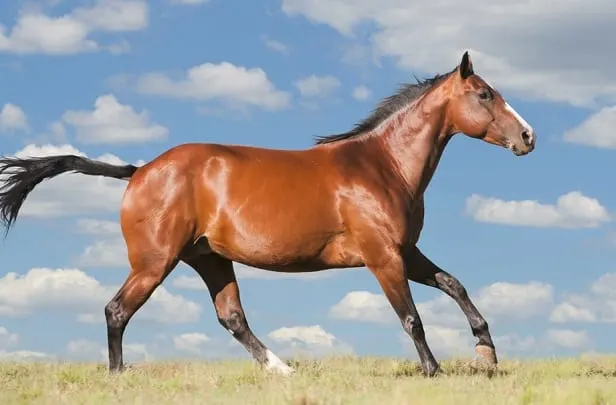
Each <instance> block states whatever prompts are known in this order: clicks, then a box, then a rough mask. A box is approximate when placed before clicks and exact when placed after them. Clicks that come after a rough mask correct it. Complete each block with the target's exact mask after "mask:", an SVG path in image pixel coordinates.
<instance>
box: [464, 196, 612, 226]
mask: <svg viewBox="0 0 616 405" xmlns="http://www.w3.org/2000/svg"><path fill="white" fill-rule="evenodd" d="M466 212H467V214H469V215H470V216H472V217H473V218H474V219H475V220H476V221H479V222H488V223H495V224H502V225H514V226H531V227H538V228H570V229H571V228H597V227H599V226H601V225H603V224H604V223H607V222H609V221H611V219H612V218H611V215H610V214H609V213H608V211H607V209H605V207H603V206H602V205H601V203H599V201H597V199H595V198H591V197H587V196H585V195H583V194H582V193H581V192H579V191H572V192H570V193H567V194H564V195H561V196H560V197H558V199H557V200H556V204H543V203H540V202H539V201H536V200H524V201H505V200H501V199H498V198H492V197H483V196H480V195H477V194H473V195H471V196H470V197H469V198H468V199H467V200H466Z"/></svg>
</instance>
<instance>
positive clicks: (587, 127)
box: [563, 106, 616, 149]
mask: <svg viewBox="0 0 616 405" xmlns="http://www.w3.org/2000/svg"><path fill="white" fill-rule="evenodd" d="M614 128H616V106H612V107H604V108H602V109H601V110H599V111H598V112H596V113H594V114H592V115H591V116H590V117H588V118H586V120H584V121H583V122H582V123H581V124H580V125H578V126H577V127H575V128H572V129H570V130H568V131H565V133H564V135H563V139H564V140H565V142H569V143H574V144H579V145H586V146H593V147H596V148H605V149H616V132H615V131H614Z"/></svg>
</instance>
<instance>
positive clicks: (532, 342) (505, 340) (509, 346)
mask: <svg viewBox="0 0 616 405" xmlns="http://www.w3.org/2000/svg"><path fill="white" fill-rule="evenodd" d="M494 345H495V346H496V347H497V348H498V351H499V352H500V353H501V354H503V353H515V352H530V351H532V350H533V349H534V348H536V347H537V339H535V338H534V337H533V336H524V337H521V336H519V335H517V334H515V333H512V334H509V335H503V336H496V337H495V338H494Z"/></svg>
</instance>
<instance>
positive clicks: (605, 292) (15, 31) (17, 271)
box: [0, 0, 616, 361]
mask: <svg viewBox="0 0 616 405" xmlns="http://www.w3.org/2000/svg"><path fill="white" fill-rule="evenodd" d="M480 3H481V4H482V2H478V3H477V5H473V6H471V5H464V7H463V8H459V7H458V8H456V7H457V6H453V5H454V4H457V3H455V2H453V0H452V3H451V4H448V2H447V1H444V2H439V3H438V4H425V2H424V3H422V2H413V1H406V2H399V1H396V0H384V1H382V2H380V3H378V4H380V5H377V3H376V2H371V1H368V0H365V1H362V0H359V1H354V2H352V1H350V0H329V1H325V0H276V1H273V0H270V1H263V2H245V1H239V0H228V1H221V0H209V1H198V0H175V1H171V0H157V1H150V2H147V3H146V2H144V1H141V0H98V1H85V0H84V1H81V2H73V1H66V0H53V1H52V0H47V1H43V0H40V1H28V2H25V1H19V2H11V3H10V4H8V5H6V7H3V8H2V10H1V11H0V25H2V27H3V29H2V30H0V88H1V89H2V92H1V97H0V107H2V110H1V112H0V141H1V143H0V145H2V148H1V150H0V153H2V154H3V155H15V154H17V155H18V156H34V155H44V154H59V153H80V154H85V155H87V156H89V157H94V158H100V159H102V160H105V161H109V162H121V161H123V162H131V163H138V164H141V162H143V161H148V160H150V159H152V158H154V157H155V156H157V155H158V154H159V153H161V152H163V151H164V150H166V149H168V148H169V147H171V146H173V145H177V144H179V143H183V142H222V143H235V144H250V145H259V146H265V147H273V148H285V149H300V148H306V147H310V146H311V144H312V138H313V136H315V135H325V134H329V133H335V132H341V131H344V130H346V129H348V128H350V127H351V126H352V125H353V124H354V123H355V122H357V121H358V120H360V119H361V118H363V117H364V116H365V115H366V114H368V113H369V111H370V110H371V109H372V108H373V107H374V106H375V104H376V103H377V102H378V100H379V99H380V98H382V97H384V96H388V95H390V94H391V93H392V92H394V91H395V90H396V88H397V86H398V85H399V84H400V83H401V82H405V81H406V82H408V81H412V80H413V74H416V75H417V76H420V77H422V76H428V75H432V74H434V73H437V72H445V71H449V70H450V69H452V68H453V67H455V66H456V65H457V64H458V63H459V60H460V57H461V56H462V53H463V52H464V51H465V50H467V49H468V50H470V53H471V57H472V59H473V62H474V65H475V71H476V72H477V73H479V74H481V75H482V76H483V77H484V78H486V79H487V80H488V81H489V82H490V83H491V84H493V85H494V86H495V87H496V88H497V89H499V90H501V92H502V94H503V95H504V96H505V97H506V98H507V100H508V101H509V103H510V104H511V105H513V106H514V108H515V109H516V110H517V111H518V112H519V113H520V114H521V115H522V116H524V118H525V119H526V120H527V121H528V122H529V123H531V124H532V125H533V126H534V128H535V129H536V131H537V136H538V141H537V148H536V149H535V151H534V152H533V153H532V154H530V155H528V156H525V157H522V158H516V157H515V156H513V155H512V154H511V153H510V152H508V151H506V150H504V149H501V148H497V147H494V146H492V145H488V144H485V143H482V142H479V141H476V140H472V139H469V138H466V137H464V136H463V135H459V136H457V137H455V138H454V140H453V141H452V142H451V143H450V145H449V146H448V148H447V150H446V152H445V155H444V157H443V159H442V162H441V164H440V166H439V169H438V170H437V172H436V175H435V176H434V179H433V181H432V183H431V185H430V187H429V188H428V191H427V193H426V210H427V212H426V221H425V227H424V231H423V234H422V238H421V240H420V247H421V248H422V249H423V251H424V252H425V254H426V255H427V256H429V257H430V258H431V259H432V260H433V261H435V262H436V263H437V264H439V265H440V266H441V267H443V268H445V269H446V270H448V271H449V272H450V273H452V274H454V275H455V276H457V277H458V278H459V279H460V280H461V281H462V283H463V284H464V285H465V286H466V288H467V289H468V291H469V292H470V293H471V296H472V298H473V301H474V302H475V303H476V305H477V306H478V308H479V310H480V311H481V312H482V313H483V314H484V315H485V316H486V317H487V319H488V322H489V323H490V326H491V332H492V335H493V337H494V338H495V339H496V344H497V351H498V353H499V355H500V356H501V357H534V356H555V355H558V356H560V355H579V354H582V353H594V352H597V353H609V352H613V351H614V343H613V342H614V341H615V340H616V339H615V338H616V329H615V328H614V322H616V268H615V267H614V263H616V228H615V227H614V225H613V219H614V214H613V212H614V210H615V209H616V193H615V192H614V190H613V187H612V188H610V186H609V183H608V184H606V180H605V179H606V173H612V172H613V171H614V169H616V167H615V163H614V161H615V160H614V153H615V151H614V150H615V149H616V135H614V130H613V128H614V126H615V125H616V81H614V79H613V77H612V74H613V70H612V66H613V62H614V60H613V58H614V56H613V53H612V54H611V55H610V56H606V54H607V53H609V52H605V47H602V44H604V43H605V44H607V42H604V41H606V40H604V39H603V38H607V37H608V36H607V35H605V33H603V34H601V36H598V35H597V34H596V33H597V32H600V31H597V30H596V29H599V28H605V30H604V31H605V32H612V33H614V34H616V32H615V31H614V30H615V28H614V27H616V24H614V23H615V21H610V19H609V18H608V17H605V16H609V15H612V16H613V13H612V14H610V13H603V14H602V15H591V14H584V15H583V16H582V17H580V13H579V11H580V8H581V7H594V6H597V7H598V6H601V5H600V3H601V1H600V0H592V1H585V2H584V3H587V4H586V5H585V6H583V5H582V2H581V1H579V2H572V3H571V4H570V5H569V6H570V7H569V6H568V7H569V8H568V9H567V10H564V11H563V12H562V13H560V14H559V15H558V16H557V17H553V16H552V15H551V9H550V7H551V6H550V7H546V6H545V5H544V4H542V3H541V2H537V4H533V5H529V6H528V7H529V8H526V9H524V10H522V9H519V8H516V7H515V5H513V4H510V3H509V2H506V1H504V0H503V1H500V0H499V1H496V2H491V3H494V4H493V7H491V8H490V9H483V8H482V9H479V7H481V4H480ZM588 3H593V4H591V5H588ZM594 3H596V4H594ZM601 7H608V8H610V7H611V8H612V9H613V8H614V7H615V6H614V5H612V4H604V5H602V6H601ZM478 11H481V12H482V13H483V15H484V16H485V17H484V18H481V19H477V12H478ZM452 13H453V14H452ZM611 18H612V19H613V17H611ZM522 22H523V23H524V24H526V25H527V26H528V27H532V28H528V29H527V28H525V29H524V30H523V31H524V32H521V31H522V30H521V29H520V27H521V26H522V25H521V24H522ZM589 27H595V28H593V29H589ZM612 37H613V35H612ZM602 41H603V42H602ZM521 44H524V45H523V46H522V45H521ZM125 185H126V183H124V182H122V181H118V180H111V179H99V178H93V177H86V176H74V175H63V176H61V177H58V178H56V179H54V180H51V181H48V182H46V183H45V184H43V185H40V186H39V187H38V188H37V189H36V190H35V191H34V192H33V193H32V194H31V195H30V197H29V200H28V201H27V203H26V204H25V205H24V207H23V211H22V214H21V217H20V218H19V220H18V221H17V225H16V226H15V228H14V229H13V230H12V232H11V233H10V234H9V236H8V238H7V239H6V241H4V242H3V243H2V246H1V251H2V253H1V257H2V268H1V269H0V356H3V357H10V358H16V357H17V358H43V359H45V358H49V357H54V358H63V359H89V360H96V361H106V333H105V324H104V316H103V306H104V304H105V303H106V302H107V301H108V300H109V299H110V298H111V297H112V295H113V294H114V292H115V290H116V289H117V287H118V286H119V284H120V283H121V282H122V281H123V280H124V278H125V277H126V275H127V272H128V268H127V260H126V253H125V248H124V245H123V241H122V238H121V234H120V233H119V228H118V224H117V221H118V212H119V204H120V200H121V196H122V192H123V190H124V187H125ZM240 267H241V266H238V274H239V277H240V288H241V293H242V301H243V303H244V307H245V310H246V312H247V314H248V320H249V323H250V324H251V326H252V328H253V330H254V331H255V333H256V334H257V335H258V336H259V337H260V338H262V340H263V341H264V342H265V343H266V344H267V345H269V346H270V347H271V348H272V349H273V350H274V351H276V352H277V353H278V354H280V355H281V356H288V355H292V354H293V353H297V352H298V351H301V352H303V353H307V354H310V355H322V354H329V353H356V354H358V355H386V356H405V357H409V358H412V359H416V354H415V351H414V348H413V346H412V341H411V340H410V338H408V337H407V336H406V335H404V334H403V332H402V329H401V327H400V325H399V323H398V322H397V320H396V319H395V317H394V314H393V310H392V309H391V308H390V307H389V304H388V303H387V302H386V301H385V299H384V298H383V296H382V294H381V291H380V289H379V287H378V284H377V282H376V280H375V279H374V278H373V276H372V275H371V274H370V273H369V272H368V271H367V270H366V269H357V270H347V271H326V272H323V273H319V274H317V275H309V276H307V275H302V276H281V275H276V274H272V273H267V272H263V271H254V270H251V269H246V268H240ZM411 288H412V291H413V294H414V297H415V300H416V302H417V303H418V306H419V310H420V315H421V316H422V319H423V321H424V324H425V325H426V333H427V336H428V344H429V345H430V347H431V348H432V349H433V351H434V352H435V353H436V354H437V356H438V357H439V359H442V358H446V357H449V356H451V355H462V356H472V355H473V345H474V338H473V336H472V334H471V331H470V328H469V327H468V325H467V324H466V320H465V318H464V317H463V315H462V313H461V311H460V310H459V309H458V308H457V307H456V306H455V304H454V303H453V301H451V299H449V298H448V297H446V296H445V295H444V294H442V293H440V292H439V291H436V290H433V289H430V288H429V287H424V286H419V285H415V284H413V285H412V286H411ZM125 351H126V355H127V357H128V358H129V360H135V361H138V360H141V359H144V358H147V359H159V358H167V357H195V356H198V357H205V358H210V357H216V356H224V357H227V356H240V357H245V358H247V357H248V355H247V354H246V353H245V352H244V350H243V349H242V348H241V347H239V346H238V345H237V344H234V343H233V341H232V340H231V337H230V336H229V335H228V333H227V332H226V331H224V330H223V329H222V328H221V327H220V326H219V324H218V322H217V321H216V318H215V314H214V311H213V308H212V305H211V303H210V299H209V295H208V294H207V292H206V290H205V287H204V286H203V285H201V283H200V282H198V281H196V279H195V278H194V274H193V273H192V271H191V270H190V269H188V268H187V267H186V266H183V265H181V266H179V267H178V268H177V269H176V271H175V272H174V273H172V275H171V276H170V277H169V278H168V279H167V280H166V282H165V284H164V286H163V287H161V288H159V290H158V291H157V292H156V293H155V296H154V297H153V298H152V299H150V301H149V302H148V303H146V305H145V306H144V307H143V308H142V309H141V311H140V312H139V313H138V314H137V315H136V316H135V318H134V319H133V321H132V322H131V323H130V324H129V327H128V329H127V333H126V338H125Z"/></svg>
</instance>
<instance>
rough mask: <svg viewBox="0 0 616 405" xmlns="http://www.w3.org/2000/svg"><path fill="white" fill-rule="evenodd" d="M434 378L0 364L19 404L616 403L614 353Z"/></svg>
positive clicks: (249, 366) (449, 371) (0, 397)
mask: <svg viewBox="0 0 616 405" xmlns="http://www.w3.org/2000/svg"><path fill="white" fill-rule="evenodd" d="M441 365H442V368H443V374H441V375H440V376H438V377H437V378H433V379H428V378H424V377H422V376H421V375H420V373H419V372H418V369H417V364H416V363H414V362H407V361H402V360H395V359H373V358H332V359H326V360H322V361H300V362H296V363H295V364H294V366H295V367H296V368H297V370H298V372H297V374H296V375H295V376H293V377H287V378H285V377H280V376H276V375H270V374H266V373H265V372H263V371H261V369H260V368H259V367H257V366H256V365H255V364H254V363H252V362H249V361H235V362H231V361H228V362H211V363H207V362H202V363H199V362H191V363H180V362H177V363H170V362H167V363H164V362H161V363H150V364H142V365H139V366H136V367H134V368H133V369H130V370H129V371H128V372H126V373H124V374H122V375H118V376H109V375H108V374H107V371H106V366H105V365H103V364H75V363H69V364H49V363H35V364H28V363H2V364H0V387H1V388H0V403H2V404H3V405H12V404H53V405H63V404H152V405H155V404H183V405H187V404H207V405H214V404H242V405H243V404H303V405H316V404H377V405H379V404H383V405H385V404H388V405H389V404H413V405H422V404H431V405H439V404H463V405H473V404H482V405H492V404H559V405H568V404H571V405H573V404H575V405H599V404H614V405H616V358H594V359H567V360H562V359H561V360H543V361H537V360H534V361H524V362H522V361H512V360H509V361H503V362H502V363H501V365H500V367H499V372H498V373H497V374H496V375H494V376H493V377H492V378H488V377H487V376H486V374H485V373H484V372H477V371H474V370H473V369H471V368H470V367H469V363H468V362H467V361H461V360H457V361H455V360H454V361H444V362H442V363H441Z"/></svg>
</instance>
